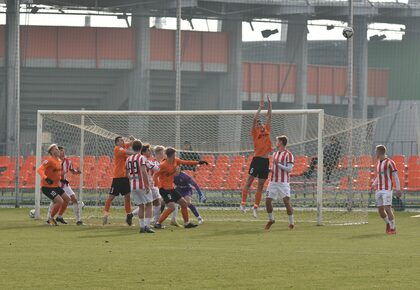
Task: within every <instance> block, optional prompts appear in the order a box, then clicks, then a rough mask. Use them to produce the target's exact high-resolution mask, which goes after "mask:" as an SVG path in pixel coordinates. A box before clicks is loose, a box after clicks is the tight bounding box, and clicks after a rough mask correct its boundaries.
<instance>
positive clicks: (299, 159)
mask: <svg viewBox="0 0 420 290" xmlns="http://www.w3.org/2000/svg"><path fill="white" fill-rule="evenodd" d="M307 169H308V157H307V156H300V155H298V156H296V157H295V165H294V166H293V171H292V173H291V176H300V175H302V174H303V173H304V172H305V171H306V170H307Z"/></svg>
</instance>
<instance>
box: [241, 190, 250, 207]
mask: <svg viewBox="0 0 420 290" xmlns="http://www.w3.org/2000/svg"><path fill="white" fill-rule="evenodd" d="M248 193H249V190H248V189H242V202H241V204H242V205H245V204H246V200H247V199H248Z"/></svg>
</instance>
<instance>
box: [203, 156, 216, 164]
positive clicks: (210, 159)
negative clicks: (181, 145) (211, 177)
mask: <svg viewBox="0 0 420 290" xmlns="http://www.w3.org/2000/svg"><path fill="white" fill-rule="evenodd" d="M201 159H202V160H204V161H207V162H208V163H209V164H210V165H214V155H203V156H202V158H201Z"/></svg>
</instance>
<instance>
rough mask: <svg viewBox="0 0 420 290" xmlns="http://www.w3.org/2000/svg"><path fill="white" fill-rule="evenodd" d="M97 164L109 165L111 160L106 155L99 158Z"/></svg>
mask: <svg viewBox="0 0 420 290" xmlns="http://www.w3.org/2000/svg"><path fill="white" fill-rule="evenodd" d="M98 164H111V158H110V157H109V156H107V155H102V156H99V158H98Z"/></svg>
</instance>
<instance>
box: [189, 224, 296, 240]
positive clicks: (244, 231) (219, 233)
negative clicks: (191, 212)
mask: <svg viewBox="0 0 420 290" xmlns="http://www.w3.org/2000/svg"><path fill="white" fill-rule="evenodd" d="M277 231H283V229H277V230H276V232H277ZM284 231H286V230H284ZM287 231H290V230H287ZM267 233H269V232H268V231H265V230H264V227H256V228H254V229H250V228H245V229H241V228H237V229H234V230H232V229H229V230H220V229H218V230H214V231H210V232H205V233H202V234H199V235H197V236H199V237H200V238H202V237H219V236H220V237H222V236H240V235H244V236H245V235H246V236H255V235H263V234H267Z"/></svg>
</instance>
